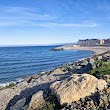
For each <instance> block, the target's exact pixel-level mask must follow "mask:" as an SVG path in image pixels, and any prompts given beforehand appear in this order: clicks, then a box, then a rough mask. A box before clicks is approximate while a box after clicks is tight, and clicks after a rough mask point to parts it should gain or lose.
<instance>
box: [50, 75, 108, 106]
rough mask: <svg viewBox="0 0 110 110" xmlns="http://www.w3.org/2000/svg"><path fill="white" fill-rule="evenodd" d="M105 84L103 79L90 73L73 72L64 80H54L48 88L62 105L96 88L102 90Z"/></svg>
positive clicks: (82, 96)
mask: <svg viewBox="0 0 110 110" xmlns="http://www.w3.org/2000/svg"><path fill="white" fill-rule="evenodd" d="M106 85H107V83H106V81H105V80H102V79H97V78H96V77H94V76H92V75H89V74H82V75H78V74H74V75H72V76H70V77H69V78H67V79H65V80H62V81H56V82H54V83H53V84H52V85H51V86H50V89H51V91H52V92H53V93H54V94H55V95H56V97H57V99H58V101H59V103H60V104H61V105H64V104H67V103H68V104H70V103H71V102H73V101H77V100H79V99H80V98H84V97H86V96H89V95H91V93H95V92H96V90H97V89H98V90H102V89H104V87H106Z"/></svg>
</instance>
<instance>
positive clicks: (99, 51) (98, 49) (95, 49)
mask: <svg viewBox="0 0 110 110" xmlns="http://www.w3.org/2000/svg"><path fill="white" fill-rule="evenodd" d="M55 50H90V51H93V52H94V53H95V54H102V53H104V52H108V51H110V47H104V46H93V47H81V46H61V47H57V48H55Z"/></svg>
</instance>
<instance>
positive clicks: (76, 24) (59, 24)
mask: <svg viewBox="0 0 110 110" xmlns="http://www.w3.org/2000/svg"><path fill="white" fill-rule="evenodd" d="M33 25H34V26H40V27H96V26H97V24H96V23H85V24H84V23H71V24H70V23H62V24H61V23H52V22H50V23H37V24H33Z"/></svg>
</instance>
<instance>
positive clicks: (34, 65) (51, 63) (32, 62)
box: [0, 46, 93, 86]
mask: <svg viewBox="0 0 110 110" xmlns="http://www.w3.org/2000/svg"><path fill="white" fill-rule="evenodd" d="M55 47H58V46H22V47H0V85H3V86H4V85H7V84H9V83H10V82H20V81H22V79H23V78H25V77H28V76H30V75H35V74H38V73H41V72H45V71H49V70H52V69H55V68H56V67H58V66H61V65H63V64H65V63H69V62H75V61H77V60H78V59H82V58H86V57H91V56H92V55H93V52H91V51H86V50H64V51H50V49H52V48H55Z"/></svg>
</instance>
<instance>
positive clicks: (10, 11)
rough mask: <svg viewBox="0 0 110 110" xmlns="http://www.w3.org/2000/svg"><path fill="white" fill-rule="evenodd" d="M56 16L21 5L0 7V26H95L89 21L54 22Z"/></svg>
mask: <svg viewBox="0 0 110 110" xmlns="http://www.w3.org/2000/svg"><path fill="white" fill-rule="evenodd" d="M53 20H57V21H58V18H57V17H56V16H52V15H49V14H41V13H40V14H39V13H37V12H36V10H35V9H33V8H32V9H31V8H22V7H4V8H1V9H0V27H6V26H7V27H8V26H39V27H50V28H51V27H95V26H96V25H97V24H96V23H94V22H90V21H88V20H87V21H86V22H85V21H84V22H82V23H58V22H57V23H56V22H54V21H53Z"/></svg>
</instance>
